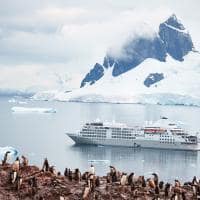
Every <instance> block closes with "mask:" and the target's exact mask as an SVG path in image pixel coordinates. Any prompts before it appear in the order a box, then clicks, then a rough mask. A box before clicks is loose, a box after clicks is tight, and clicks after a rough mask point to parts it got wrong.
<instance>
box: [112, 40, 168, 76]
mask: <svg viewBox="0 0 200 200" xmlns="http://www.w3.org/2000/svg"><path fill="white" fill-rule="evenodd" d="M123 54H124V55H125V57H122V58H115V59H114V66H113V72H112V75H113V76H118V75H120V74H122V73H125V72H127V71H128V70H130V69H133V68H135V67H136V66H137V65H139V64H140V63H142V62H143V61H144V60H145V59H147V58H155V59H157V60H159V61H163V62H164V61H165V58H166V50H165V46H164V43H163V41H162V40H161V39H160V38H159V37H155V38H153V39H149V38H138V39H136V40H133V41H131V42H129V43H128V44H127V45H125V46H124V48H123ZM111 59H112V58H111Z"/></svg>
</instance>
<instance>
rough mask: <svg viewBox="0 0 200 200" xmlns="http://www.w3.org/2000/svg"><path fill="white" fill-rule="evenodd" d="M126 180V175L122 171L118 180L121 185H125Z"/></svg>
mask: <svg viewBox="0 0 200 200" xmlns="http://www.w3.org/2000/svg"><path fill="white" fill-rule="evenodd" d="M126 182H127V175H126V173H122V177H121V180H120V184H121V185H122V186H125V185H126Z"/></svg>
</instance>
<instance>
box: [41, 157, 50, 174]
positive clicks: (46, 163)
mask: <svg viewBox="0 0 200 200" xmlns="http://www.w3.org/2000/svg"><path fill="white" fill-rule="evenodd" d="M42 170H44V171H45V172H47V171H49V162H48V160H47V158H45V159H44V163H43V166H42Z"/></svg>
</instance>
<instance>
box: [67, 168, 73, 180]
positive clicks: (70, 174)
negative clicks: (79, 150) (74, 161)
mask: <svg viewBox="0 0 200 200" xmlns="http://www.w3.org/2000/svg"><path fill="white" fill-rule="evenodd" d="M68 178H69V180H70V181H72V180H73V176H72V171H71V170H70V169H69V171H68Z"/></svg>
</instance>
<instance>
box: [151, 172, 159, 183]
mask: <svg viewBox="0 0 200 200" xmlns="http://www.w3.org/2000/svg"><path fill="white" fill-rule="evenodd" d="M152 175H153V180H154V183H155V185H158V175H157V174H156V173H153V174H152Z"/></svg>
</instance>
